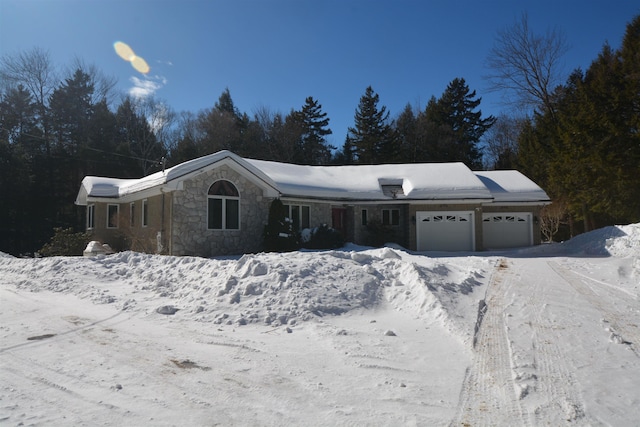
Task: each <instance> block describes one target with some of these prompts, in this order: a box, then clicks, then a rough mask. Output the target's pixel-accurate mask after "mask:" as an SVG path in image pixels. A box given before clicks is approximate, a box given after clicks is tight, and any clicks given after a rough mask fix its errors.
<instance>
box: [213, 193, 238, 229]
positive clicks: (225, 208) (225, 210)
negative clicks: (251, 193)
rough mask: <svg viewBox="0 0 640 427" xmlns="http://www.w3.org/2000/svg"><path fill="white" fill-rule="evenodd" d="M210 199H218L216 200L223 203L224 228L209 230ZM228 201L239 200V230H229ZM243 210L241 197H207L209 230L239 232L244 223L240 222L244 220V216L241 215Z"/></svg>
mask: <svg viewBox="0 0 640 427" xmlns="http://www.w3.org/2000/svg"><path fill="white" fill-rule="evenodd" d="M210 199H216V200H221V201H222V205H221V209H222V212H221V213H222V228H209V200H210ZM227 200H237V201H238V228H227ZM241 209H242V204H241V203H240V197H235V196H217V195H209V196H207V230H214V231H239V230H240V228H241V226H242V225H241V224H242V221H240V219H241V218H242V214H241Z"/></svg>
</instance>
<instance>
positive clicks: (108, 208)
mask: <svg viewBox="0 0 640 427" xmlns="http://www.w3.org/2000/svg"><path fill="white" fill-rule="evenodd" d="M111 206H115V207H116V216H115V223H116V225H115V227H112V226H110V225H109V220H110V219H111V215H109V211H110V210H111V209H110V208H111ZM119 216H120V205H118V204H116V203H109V204H107V228H108V229H110V230H115V229H117V228H118V225H119V222H120V218H119Z"/></svg>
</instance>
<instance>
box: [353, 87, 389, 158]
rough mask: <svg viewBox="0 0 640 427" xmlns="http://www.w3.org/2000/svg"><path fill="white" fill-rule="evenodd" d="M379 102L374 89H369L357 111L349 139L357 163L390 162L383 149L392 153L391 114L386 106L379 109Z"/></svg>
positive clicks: (361, 99)
mask: <svg viewBox="0 0 640 427" xmlns="http://www.w3.org/2000/svg"><path fill="white" fill-rule="evenodd" d="M379 100H380V97H379V96H378V94H377V93H375V92H374V91H373V88H372V87H371V86H369V87H367V89H366V91H365V94H364V95H363V96H362V97H360V103H359V104H358V108H357V109H356V113H355V116H354V121H355V126H354V127H350V128H349V132H348V137H349V140H350V141H351V144H352V145H353V148H354V152H355V158H356V162H357V163H360V164H376V163H381V162H384V161H388V159H384V158H382V152H383V147H384V148H385V149H384V151H385V152H390V151H392V150H390V149H389V144H390V142H389V141H390V140H391V138H392V132H391V127H390V126H389V124H388V119H389V112H388V111H387V107H385V106H382V107H381V108H380V109H378V102H379Z"/></svg>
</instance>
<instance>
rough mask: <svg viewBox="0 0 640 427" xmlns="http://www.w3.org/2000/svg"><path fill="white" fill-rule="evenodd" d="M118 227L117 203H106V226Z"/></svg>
mask: <svg viewBox="0 0 640 427" xmlns="http://www.w3.org/2000/svg"><path fill="white" fill-rule="evenodd" d="M117 227H118V205H107V228H117Z"/></svg>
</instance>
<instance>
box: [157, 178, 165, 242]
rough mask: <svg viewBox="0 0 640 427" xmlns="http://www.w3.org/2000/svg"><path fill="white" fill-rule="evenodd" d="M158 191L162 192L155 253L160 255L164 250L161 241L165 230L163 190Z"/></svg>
mask: <svg viewBox="0 0 640 427" xmlns="http://www.w3.org/2000/svg"><path fill="white" fill-rule="evenodd" d="M160 191H161V192H162V208H161V209H160V235H159V236H158V243H157V244H158V247H157V252H158V253H159V254H160V253H162V251H163V250H164V247H163V246H164V245H163V244H162V241H163V240H164V236H165V230H164V217H165V215H164V196H165V193H164V188H160Z"/></svg>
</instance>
